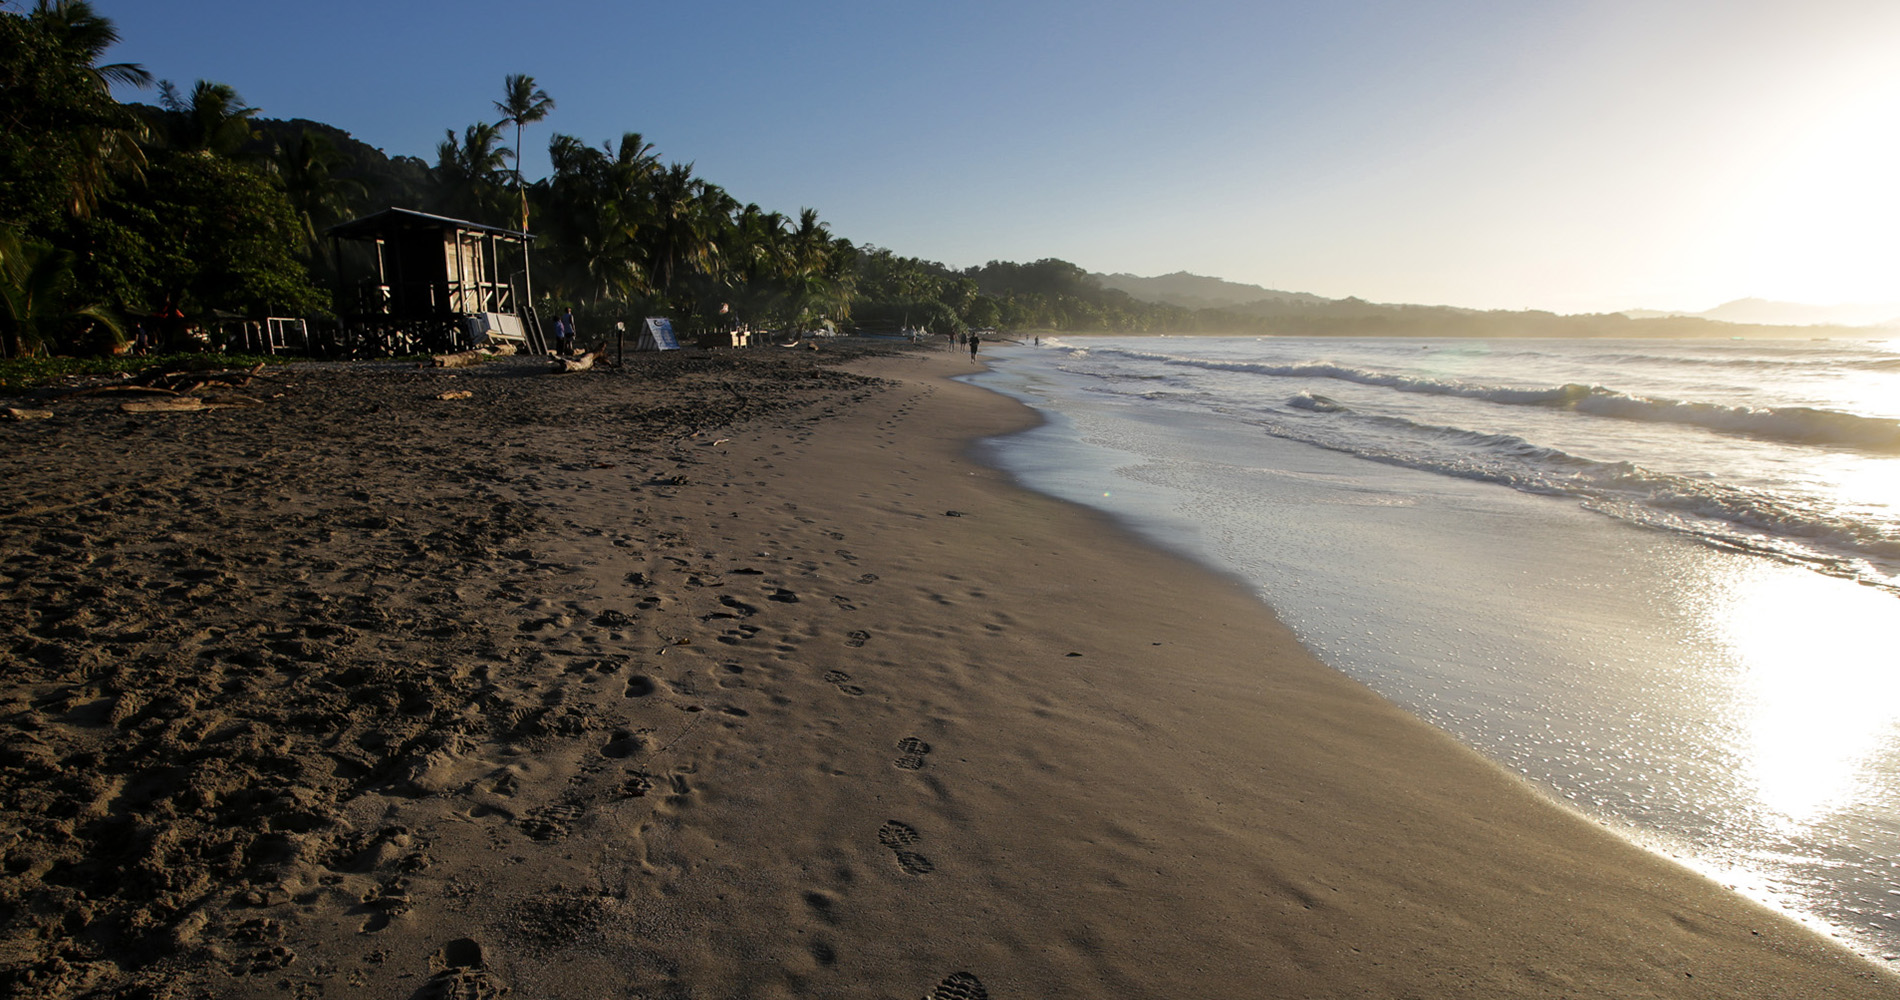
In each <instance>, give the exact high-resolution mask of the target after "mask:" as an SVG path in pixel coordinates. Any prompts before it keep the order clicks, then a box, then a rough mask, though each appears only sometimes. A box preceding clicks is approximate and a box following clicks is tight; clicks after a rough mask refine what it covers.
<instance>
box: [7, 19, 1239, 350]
mask: <svg viewBox="0 0 1900 1000" xmlns="http://www.w3.org/2000/svg"><path fill="white" fill-rule="evenodd" d="M118 41H119V36H118V33H117V31H116V29H115V28H114V27H113V25H112V23H111V21H109V20H108V19H107V18H105V17H103V16H101V15H100V14H99V13H98V12H97V11H95V10H94V9H93V8H92V6H91V5H90V4H89V3H87V2H86V0H35V2H34V4H33V6H32V7H31V8H30V9H28V10H27V11H26V12H24V13H11V12H0V355H5V356H9V357H17V356H22V355H33V354H86V353H94V352H99V351H104V350H109V349H112V348H113V347H115V346H119V345H123V343H124V342H125V338H126V336H127V330H128V329H129V328H130V326H131V324H132V323H134V322H139V323H145V324H146V325H148V327H156V326H162V327H164V328H166V329H171V328H172V327H177V328H183V327H184V326H186V325H191V324H196V323H208V322H210V321H212V320H214V319H215V318H219V317H232V316H252V317H256V316H263V315H276V316H313V317H323V316H329V315H331V314H332V313H331V310H332V308H333V303H332V300H331V292H330V289H331V288H333V287H334V285H335V281H336V278H337V275H338V271H339V269H340V268H346V267H348V266H350V264H351V261H350V260H349V259H348V255H347V254H345V255H344V259H342V260H339V259H337V255H336V253H335V251H334V250H333V249H332V248H331V247H330V246H328V244H329V242H330V241H328V240H326V239H324V238H323V233H324V231H325V230H326V229H327V228H329V227H331V226H334V225H336V224H338V223H340V222H343V221H347V220H349V219H351V218H355V217H358V216H361V215H366V214H369V213H372V212H376V211H380V210H382V209H384V208H388V207H402V208H412V209H418V210H422V211H428V212H434V213H437V214H441V215H447V216H451V217H454V218H461V219H467V220H470V221H474V222H480V223H483V224H487V225H493V226H501V227H504V228H509V229H521V228H523V227H524V226H527V227H530V228H531V231H532V232H533V233H534V235H535V237H536V240H535V245H534V246H535V249H534V279H535V292H536V294H537V296H538V297H540V298H541V299H542V304H543V305H544V307H546V306H552V305H554V304H556V303H558V304H560V305H572V306H574V307H575V308H576V310H577V312H579V313H580V314H581V315H582V317H583V318H584V319H585V317H587V316H588V314H590V313H593V314H597V315H607V314H613V315H632V316H639V315H670V316H673V317H675V322H676V324H682V325H684V326H685V328H686V329H688V330H692V329H694V328H696V327H697V328H708V327H713V326H718V325H724V324H729V323H736V322H744V323H748V324H751V325H752V326H754V327H762V328H772V329H793V330H799V329H813V328H817V327H819V326H821V325H831V326H834V327H838V328H842V329H866V330H871V331H888V332H896V331H897V330H899V329H901V328H919V329H925V330H929V331H931V332H935V333H955V332H960V331H962V330H964V329H967V328H970V327H1007V328H1031V327H1033V328H1039V329H1050V330H1084V329H1086V330H1128V331H1154V330H1163V329H1182V330H1187V329H1197V328H1201V327H1202V326H1203V325H1204V324H1205V323H1225V324H1227V325H1229V326H1231V325H1232V324H1233V317H1231V316H1229V317H1224V318H1220V319H1211V318H1209V317H1207V316H1204V315H1202V312H1204V311H1201V312H1197V311H1194V310H1187V309H1182V308H1179V307H1175V306H1167V305H1155V304H1149V303H1143V302H1140V301H1138V300H1136V299H1134V298H1132V297H1130V296H1128V295H1127V294H1125V293H1122V292H1117V291H1109V290H1105V289H1103V288H1101V287H1099V286H1097V285H1096V284H1095V283H1094V282H1093V281H1092V280H1090V278H1089V276H1088V275H1087V274H1086V273H1085V272H1083V271H1082V270H1081V269H1080V268H1078V267H1076V266H1075V265H1073V264H1069V263H1067V262H1064V261H1059V260H1042V261H1037V262H1035V263H1032V264H1013V263H1004V262H992V263H990V264H986V265H984V266H982V267H975V268H969V269H965V270H961V271H959V270H955V269H952V268H948V267H945V266H944V265H942V264H939V263H935V262H931V261H926V260H921V259H918V258H914V257H904V256H901V255H899V254H897V253H895V252H893V251H891V250H887V249H884V248H882V247H876V246H869V245H866V246H859V245H856V244H854V243H852V242H851V241H850V240H848V239H845V238H843V237H842V236H839V235H837V234H835V233H833V232H832V231H831V228H830V227H829V226H828V225H827V224H826V223H825V222H823V221H822V220H821V219H820V218H819V216H818V213H817V212H816V211H814V210H813V209H810V208H804V209H801V210H799V211H798V212H797V213H796V214H786V213H781V212H778V211H772V210H767V209H765V208H762V207H760V206H759V205H757V204H753V203H748V202H743V201H741V200H740V199H739V198H738V197H736V196H735V195H733V194H731V193H729V192H728V191H727V190H726V189H724V188H722V187H721V186H719V185H718V184H715V183H713V182H712V181H710V180H708V179H706V178H704V177H700V176H698V175H697V174H696V173H695V171H694V169H693V165H692V164H690V163H672V162H666V161H665V160H663V159H662V158H661V156H660V154H659V152H658V150H657V149H656V148H655V146H654V144H653V143H652V142H650V141H649V140H648V138H647V137H646V136H644V135H642V134H641V133H639V132H633V131H629V132H626V133H624V134H622V135H620V136H618V137H615V138H611V139H608V140H607V141H604V142H601V141H589V140H585V139H582V138H580V137H577V136H572V135H566V134H563V133H561V132H559V131H557V130H555V129H554V128H552V127H549V128H547V129H546V130H545V132H544V135H545V141H546V142H547V144H548V151H549V154H550V158H551V161H552V164H553V172H552V174H551V175H550V176H548V177H546V178H542V179H540V180H534V181H527V180H524V178H523V177H522V175H521V173H520V170H519V162H518V160H519V157H518V156H517V150H519V149H521V148H523V144H524V143H526V142H530V141H535V139H536V136H535V133H536V132H543V131H544V129H543V126H544V125H547V126H552V125H555V124H558V118H557V117H556V116H555V114H554V112H555V110H556V102H555V99H554V98H553V97H552V96H550V95H549V94H547V93H546V92H545V91H543V90H542V89H541V88H540V87H538V86H537V85H536V84H535V81H534V78H533V77H531V76H527V75H525V74H515V75H509V76H507V77H506V78H505V79H504V80H503V81H502V87H501V92H500V96H499V98H498V99H496V100H494V101H493V102H492V110H493V112H494V117H493V118H492V119H484V120H478V121H474V122H470V123H467V124H465V125H463V126H462V127H461V128H459V129H458V128H444V129H443V139H442V140H441V141H440V142H439V143H438V144H437V147H436V151H435V154H436V155H435V160H434V162H433V163H431V162H426V161H424V160H422V159H419V158H415V157H407V156H394V157H392V156H388V155H385V154H384V153H383V152H382V151H381V150H378V149H375V148H373V147H370V146H368V145H366V144H364V143H362V142H359V141H357V140H355V139H354V138H352V137H351V136H350V134H349V133H348V132H347V131H346V130H344V129H343V128H340V127H337V126H335V125H331V124H327V123H321V122H312V121H307V120H290V121H285V120H277V119H271V118H266V117H264V116H263V114H262V112H261V110H260V109H258V108H254V107H251V106H249V105H248V104H246V102H245V101H244V99H243V97H242V96H241V94H240V93H239V91H238V90H237V89H236V88H235V87H234V86H232V85H230V84H226V83H221V82H215V81H208V80H199V81H196V82H194V83H193V84H192V85H191V86H189V87H185V86H181V85H178V84H175V83H173V82H171V81H155V80H153V79H152V78H151V75H150V74H149V73H148V72H146V71H145V70H144V69H143V68H142V67H140V66H138V65H136V64H132V63H110V64H108V63H104V62H102V59H103V58H104V57H105V54H106V52H107V50H108V49H110V48H111V47H112V46H113V45H115V44H116V43H117V42H118ZM115 92H116V93H121V94H123V93H138V94H141V96H142V95H144V94H149V95H150V96H151V98H152V99H153V100H152V102H151V103H141V102H121V101H120V100H119V99H118V98H117V97H116V96H115ZM471 104H472V105H474V106H480V105H479V104H478V103H477V102H474V101H471Z"/></svg>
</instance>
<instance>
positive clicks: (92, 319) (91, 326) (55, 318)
mask: <svg viewBox="0 0 1900 1000" xmlns="http://www.w3.org/2000/svg"><path fill="white" fill-rule="evenodd" d="M76 285H77V283H76V282H75V280H74V277H73V255H72V253H71V252H70V251H66V250H58V249H55V248H53V247H50V246H47V245H46V244H44V243H36V242H33V241H31V240H26V239H23V238H22V237H21V236H20V234H19V232H18V231H16V230H14V229H13V228H11V227H9V226H0V356H4V357H10V358H19V357H26V356H28V355H31V354H39V353H42V352H44V351H46V350H47V349H48V348H49V347H53V346H55V345H59V344H60V343H61V342H62V340H63V339H65V338H66V337H67V336H69V335H71V334H73V333H75V332H76V331H84V330H98V331H103V332H104V333H105V334H106V336H107V339H108V342H109V343H110V344H114V345H116V344H123V343H125V329H124V328H123V327H122V326H121V325H120V324H119V321H118V319H116V318H115V317H114V316H113V315H112V313H111V312H109V311H108V310H107V309H106V308H105V307H103V306H100V305H96V304H92V303H81V302H79V301H78V298H77V291H76ZM95 346H97V345H95Z"/></svg>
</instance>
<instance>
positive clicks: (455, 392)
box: [435, 389, 475, 399]
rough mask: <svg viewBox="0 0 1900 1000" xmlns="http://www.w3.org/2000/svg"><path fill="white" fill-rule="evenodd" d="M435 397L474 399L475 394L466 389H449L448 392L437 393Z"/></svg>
mask: <svg viewBox="0 0 1900 1000" xmlns="http://www.w3.org/2000/svg"><path fill="white" fill-rule="evenodd" d="M435 398H437V399H474V398H475V394H474V393H472V392H470V391H468V390H467V389H450V390H449V391H448V392H444V393H439V394H438V395H437V396H436V397H435Z"/></svg>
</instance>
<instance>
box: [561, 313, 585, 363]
mask: <svg viewBox="0 0 1900 1000" xmlns="http://www.w3.org/2000/svg"><path fill="white" fill-rule="evenodd" d="M555 329H556V330H559V331H561V332H560V338H561V353H562V354H572V353H574V349H575V347H576V345H577V344H578V342H579V340H580V335H581V332H580V330H579V328H577V327H576V326H575V325H574V307H573V306H568V307H567V311H566V312H564V313H562V314H561V318H560V319H559V320H558V321H556V323H555Z"/></svg>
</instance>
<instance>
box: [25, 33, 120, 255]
mask: <svg viewBox="0 0 1900 1000" xmlns="http://www.w3.org/2000/svg"><path fill="white" fill-rule="evenodd" d="M117 40H118V34H117V33H116V32H115V31H113V29H112V25H111V22H109V21H107V20H105V19H104V18H101V17H99V16H98V15H97V14H96V13H94V12H93V10H92V8H91V7H90V5H88V4H86V3H83V2H79V0H57V2H53V0H41V2H40V3H39V4H38V5H37V6H36V7H35V9H34V11H33V12H32V13H31V14H30V15H19V14H8V13H0V223H10V224H13V225H18V226H22V227H25V228H26V229H27V230H28V231H31V232H44V231H46V230H47V229H48V228H50V227H52V226H55V225H57V224H58V223H59V222H60V220H62V219H64V218H66V217H67V216H75V217H82V218H83V217H85V216H87V215H89V214H90V213H91V212H92V210H93V208H94V207H95V206H96V205H97V204H98V203H99V201H100V200H101V199H102V198H104V197H105V196H107V194H108V193H109V192H110V191H111V190H112V189H113V187H114V185H115V182H116V181H117V180H118V179H120V178H123V177H136V176H137V173H138V169H139V167H140V166H141V165H142V163H143V157H142V155H141V153H140V150H139V147H138V140H139V138H140V137H141V136H142V135H143V131H144V127H143V125H142V123H141V122H140V121H139V119H138V116H137V115H135V114H133V113H132V112H131V111H129V110H128V109H126V108H125V107H123V106H122V105H120V104H119V103H118V102H117V101H115V100H113V99H112V94H111V91H110V89H109V86H110V84H111V83H114V82H123V83H130V84H143V83H145V82H147V80H148V79H149V78H148V77H147V76H146V74H145V71H144V70H143V69H140V68H139V67H137V66H134V65H130V64H126V63H115V64H111V65H106V66H101V65H98V58H99V56H100V55H102V54H103V53H104V52H105V50H106V49H107V48H109V47H110V46H111V45H112V44H113V43H114V42H116V41H117Z"/></svg>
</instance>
